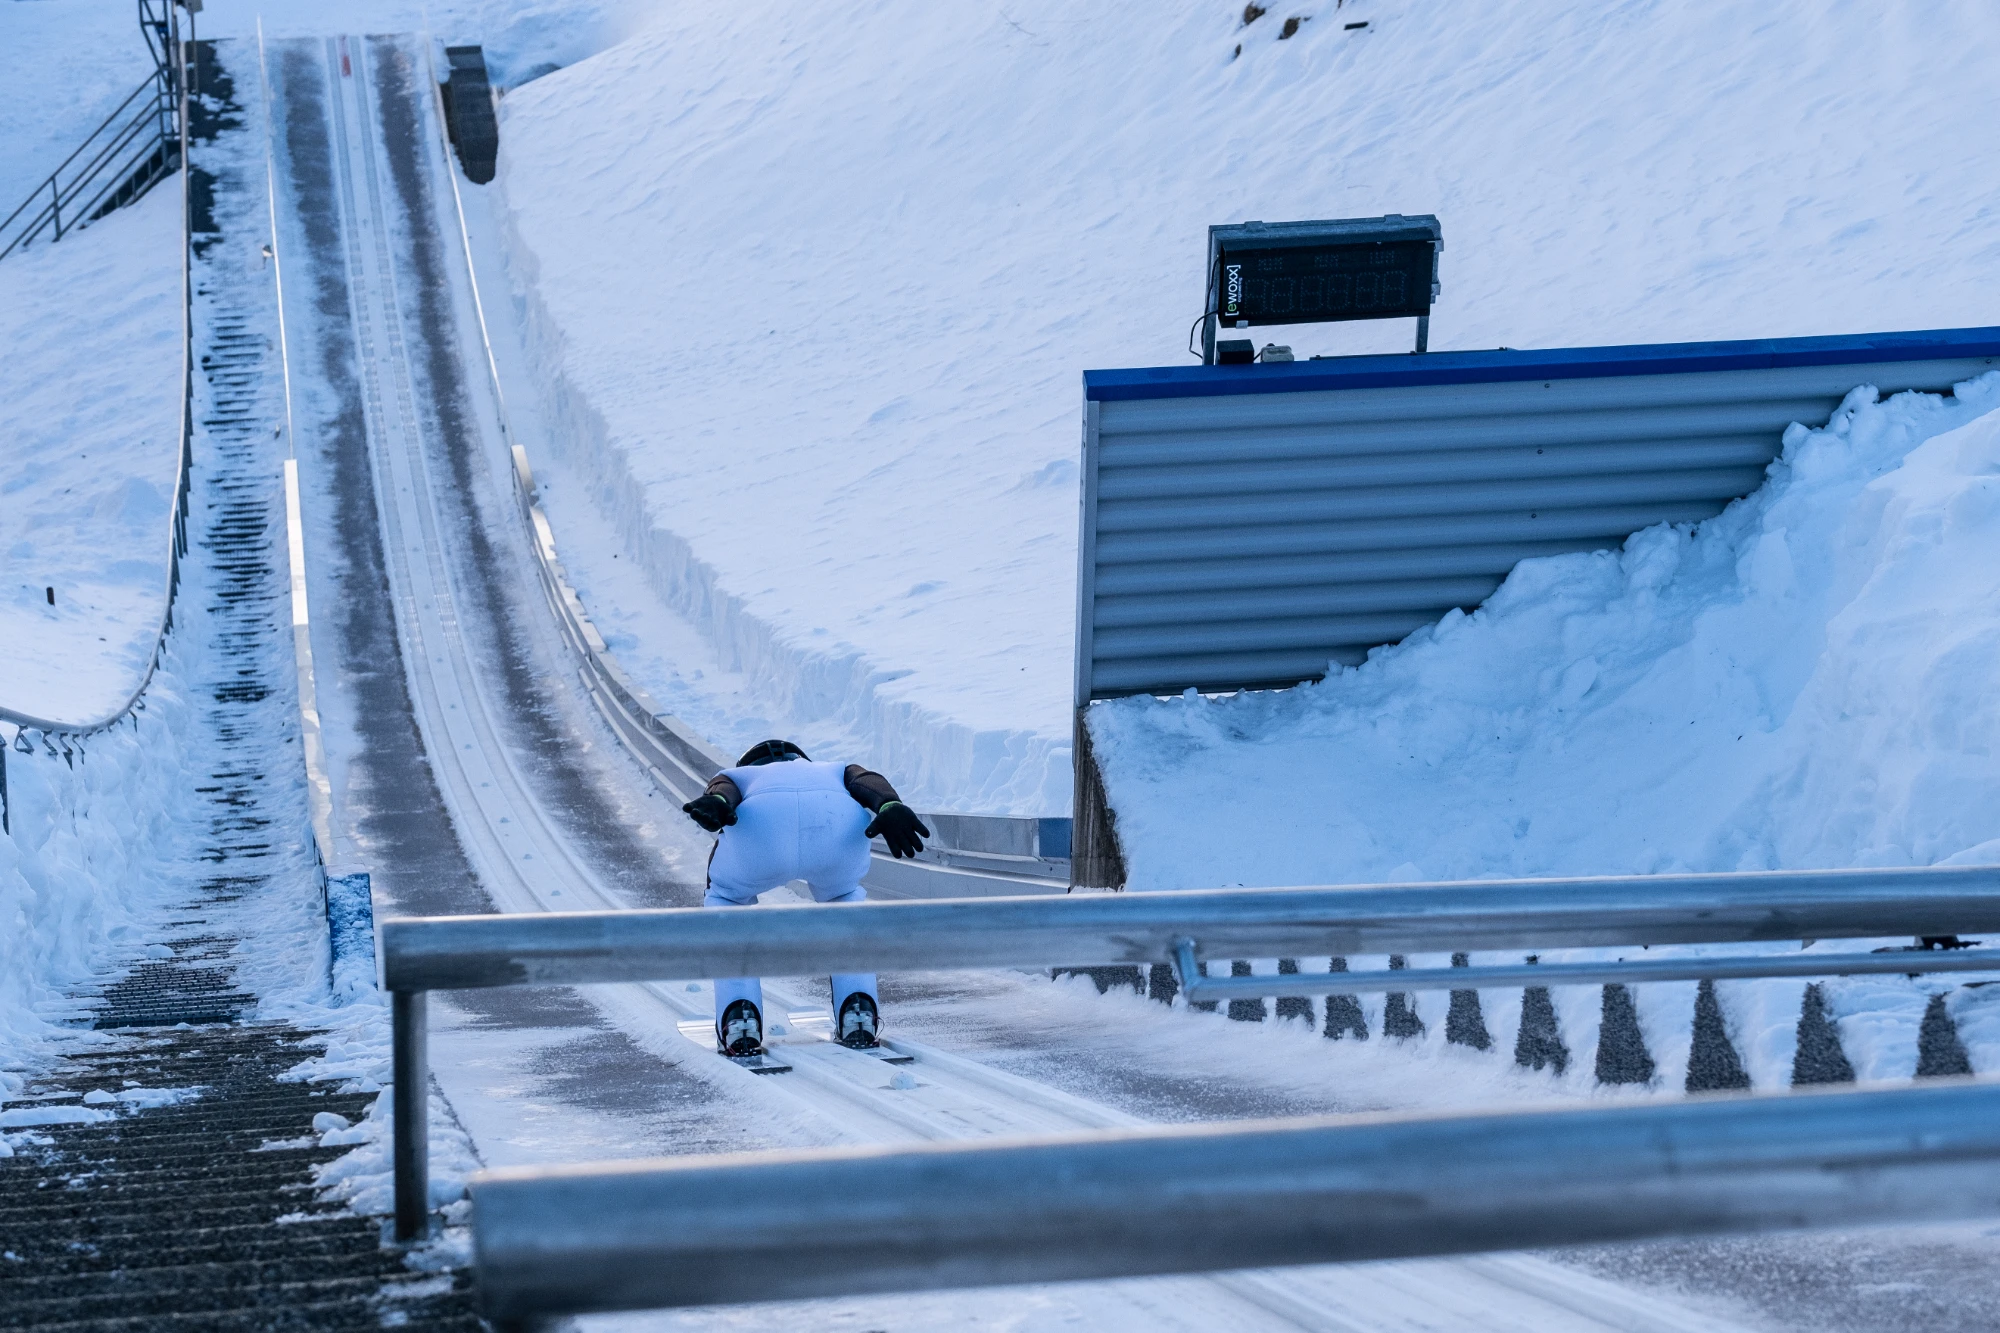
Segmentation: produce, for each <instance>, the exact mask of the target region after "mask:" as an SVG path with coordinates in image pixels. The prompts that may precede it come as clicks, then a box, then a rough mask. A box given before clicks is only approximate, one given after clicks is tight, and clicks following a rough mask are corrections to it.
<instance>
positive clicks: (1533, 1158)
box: [471, 1084, 2000, 1327]
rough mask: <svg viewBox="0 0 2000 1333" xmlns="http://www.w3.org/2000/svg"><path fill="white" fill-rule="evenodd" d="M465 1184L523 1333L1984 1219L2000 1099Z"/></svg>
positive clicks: (497, 1174) (1819, 1097) (1658, 1108)
mask: <svg viewBox="0 0 2000 1333" xmlns="http://www.w3.org/2000/svg"><path fill="white" fill-rule="evenodd" d="M471 1195H472V1217H473V1244H474V1252H475V1263H476V1265H477V1269H476V1271H477V1277H478V1286H479V1300H480V1304H481V1307H482V1309H483V1311H484V1313H485V1314H486V1315H487V1316H488V1317H489V1318H493V1319H496V1320H521V1321H526V1320H534V1319H538V1318H545V1317H550V1316H557V1315H565V1314H580V1313H584V1312H587V1311H593V1310H620V1309H641V1308H649V1307H661V1306H686V1305H708V1304H723V1303H730V1302H743V1301H764V1300H788V1299H800V1298H806V1297H818V1296H847V1295H856V1294H861V1293H866V1292H886V1291H911V1290H925V1289H934V1288H941V1287H967V1286H987V1285H992V1284H999V1283H1013V1282H1049V1281H1073V1280H1078V1279H1091V1278H1115V1277H1136V1276H1142V1275H1147V1274H1161V1273H1192V1272H1203V1271H1212V1270H1217V1269H1227V1268H1269V1267H1274V1266H1279V1265H1287V1264H1305V1263H1325V1262H1335V1261H1351V1260H1368V1259H1394V1258H1412V1257H1417V1256H1424V1255H1445V1254H1462V1253H1468V1252H1475V1251H1481V1250H1518V1249H1523V1248H1528V1247H1535V1246H1545V1245H1563V1244H1577V1243H1584V1242H1606V1241H1623V1240H1639V1239H1644V1238H1648V1237H1664V1236H1700V1235H1718V1234H1733V1233H1746V1232H1759V1231H1777V1230H1797V1229H1801V1228H1807V1227H1826V1226H1857V1225H1869V1224H1880V1223H1888V1222H1912V1221H1948V1220H1955V1219H1961V1218H1971V1217H1985V1216H1992V1215H1994V1214H1996V1213H2000V1087H1996V1086H1992V1085H1977V1084H1973V1085H1961V1086H1956V1087H1930V1088H1917V1089H1894V1090H1884V1091H1869V1092H1839V1093H1824V1092H1801V1093H1785V1094H1776V1095H1772V1094H1765V1095H1750V1096H1727V1097H1721V1098H1715V1099H1697V1100H1693V1101H1687V1102H1678V1103H1672V1104H1665V1105H1662V1104H1651V1105H1638V1106H1630V1105H1628V1106H1620V1107H1615V1108H1608V1109H1607V1108H1596V1107H1592V1108H1565V1109H1561V1110H1547V1111H1533V1112H1527V1113H1516V1114H1503V1115H1493V1114H1486V1115H1451V1116H1426V1117H1420V1118H1396V1117H1388V1116H1370V1117H1353V1118H1346V1117H1343V1118H1325V1119H1310V1120H1292V1121H1266V1122H1262V1123H1252V1124H1247V1125H1240V1124H1239V1125H1227V1126H1214V1125H1208V1126H1186V1127H1174V1128H1162V1129H1146V1130H1126V1131H1111V1132H1098V1133H1092V1134H1083V1135H1074V1136H1065V1137H1062V1138H1051V1139H1037V1140H1025V1141H1021V1140H1017V1141H1013V1142H1000V1143H995V1142H992V1141H987V1142H982V1143H974V1144H968V1143H947V1144H930V1145H924V1146H921V1147H912V1148H896V1149H886V1148H849V1149H832V1150H820V1151H811V1152H771V1153H756V1154H732V1155H729V1156H726V1157H721V1158H714V1157H708V1158H677V1159H671V1160H654V1161H640V1162H613V1163H602V1164H597V1165H587V1166H567V1167H533V1168H525V1169H513V1170H497V1171H486V1172H482V1173H480V1174H479V1175H477V1176H475V1177H474V1178H473V1180H472V1182H471ZM503 1326H506V1325H503ZM514 1326H516V1327H518V1326H520V1325H514Z"/></svg>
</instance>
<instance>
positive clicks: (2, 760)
mask: <svg viewBox="0 0 2000 1333" xmlns="http://www.w3.org/2000/svg"><path fill="white" fill-rule="evenodd" d="M192 42H193V37H192V33H190V34H189V37H188V39H187V40H186V41H183V40H182V39H181V36H180V28H179V20H178V10H177V8H174V7H169V44H170V46H169V49H170V50H171V52H172V56H173V60H174V68H175V75H174V78H175V84H176V87H177V89H178V99H179V102H178V107H179V109H178V116H177V119H178V121H179V153H180V161H181V162H182V163H186V162H187V160H188V115H187V99H188V80H187V54H188V47H189V46H190V45H191V44H192ZM17 211H18V210H17ZM193 259H194V233H193V213H192V211H191V207H190V199H189V195H188V178H187V172H185V171H183V172H182V173H181V419H180V426H179V431H178V435H179V440H178V441H177V446H176V448H177V456H176V460H175V464H174V499H173V508H172V511H171V516H170V519H169V522H168V525H167V588H166V605H165V607H164V608H162V610H161V612H160V623H159V627H158V629H157V630H156V631H155V632H154V635H153V646H152V648H151V650H150V651H149V652H148V653H147V655H146V667H145V670H144V671H142V672H141V673H140V676H139V682H138V684H137V685H135V686H134V687H133V689H132V692H131V693H130V694H129V695H127V696H126V698H125V701H124V702H123V703H121V704H120V705H119V706H118V707H117V708H115V709H113V710H112V711H110V712H108V713H106V714H104V715H102V716H100V717H95V718H90V719H86V720H83V721H65V720H62V719H58V718H47V717H42V716H40V715H39V714H35V713H30V712H26V711H24V710H21V709H15V708H8V707H5V706H4V705H0V722H8V723H12V724H13V726H14V728H15V731H14V738H13V748H14V749H15V750H16V751H18V752H20V753H22V754H33V753H34V751H35V741H36V740H39V742H40V743H41V746H42V748H43V749H44V750H45V751H46V752H47V753H48V754H49V756H50V757H52V758H53V757H56V756H58V755H60V756H62V757H65V758H68V757H70V756H71V755H72V754H73V753H74V752H77V751H81V749H82V742H83V739H84V738H85V737H87V736H90V735H92V734H94V733H96V732H101V731H106V730H109V729H110V728H112V727H115V726H117V725H119V724H120V723H122V722H124V721H125V720H126V719H127V718H135V719H136V715H137V714H138V713H139V712H141V711H143V710H144V709H145V707H146V700H145V694H146V690H147V688H148V687H149V686H151V685H152V683H153V676H154V674H155V673H156V672H157V671H158V670H159V667H160V658H161V656H162V655H163V654H164V653H165V651H166V644H167V635H168V634H169V633H170V632H171V631H172V630H173V627H174V605H175V600H176V598H177V597H178V595H179V593H180V584H181V560H182V559H183V558H184V557H185V556H186V555H187V550H188V528H187V524H188V487H189V478H190V473H191V472H192V470H193V457H194V455H193V450H194V287H193V270H192V264H193ZM135 725H136V721H135ZM31 732H32V733H35V738H34V740H31V739H30V733H31ZM58 746H60V747H61V748H60V749H58V748H57V747H58ZM73 746H74V750H73V749H72V747H73ZM6 771H7V770H6V747H5V745H4V743H0V831H7V830H8V828H9V820H8V817H7V815H6V781H7V779H6Z"/></svg>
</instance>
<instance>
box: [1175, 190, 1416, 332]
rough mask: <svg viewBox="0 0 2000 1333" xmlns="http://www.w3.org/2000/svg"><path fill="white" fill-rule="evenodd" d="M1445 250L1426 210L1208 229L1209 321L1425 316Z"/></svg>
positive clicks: (1231, 324)
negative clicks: (1412, 213)
mask: <svg viewBox="0 0 2000 1333" xmlns="http://www.w3.org/2000/svg"><path fill="white" fill-rule="evenodd" d="M1443 249H1444V229H1443V228H1442V227H1440V226H1439V225H1438V220H1437V219H1436V218H1435V217H1432V216H1429V215H1423V216H1413V217H1405V216H1403V215H1402V214H1400V213H1391V214H1389V215H1387V216H1386V217H1379V218H1328V219H1324V220H1321V221H1317V222H1238V223H1231V224H1229V225H1227V226H1218V227H1210V228H1209V229H1208V258H1209V268H1208V297H1209V299H1208V319H1209V320H1210V321H1212V325H1211V327H1213V325H1220V326H1221V327H1222V328H1248V327H1251V326H1254V325H1258V324H1320V323H1327V322H1331V321H1334V320H1349V319H1409V318H1412V317H1414V318H1416V319H1418V320H1425V321H1427V320H1428V318H1429V316H1430V312H1431V303H1432V302H1433V301H1434V300H1436V298H1437V294H1438V253H1439V252H1440V251H1441V250H1443ZM1422 328H1423V326H1422V325H1421V324H1420V325H1419V334H1418V338H1419V341H1420V342H1421V340H1422V337H1423V334H1422Z"/></svg>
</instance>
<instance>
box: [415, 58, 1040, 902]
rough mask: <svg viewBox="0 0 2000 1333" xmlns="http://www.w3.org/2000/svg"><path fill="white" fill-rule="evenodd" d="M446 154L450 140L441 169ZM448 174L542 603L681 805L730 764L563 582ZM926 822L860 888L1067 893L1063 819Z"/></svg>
mask: <svg viewBox="0 0 2000 1333" xmlns="http://www.w3.org/2000/svg"><path fill="white" fill-rule="evenodd" d="M430 47H431V43H429V42H428V41H426V43H425V48H424V49H425V51H426V52H427V53H428V52H429V51H430ZM436 74H437V72H436V70H435V68H433V69H432V71H431V83H432V85H433V87H434V88H436V89H437V93H436V95H437V97H438V98H439V102H438V111H439V124H440V126H442V125H443V124H444V123H445V120H446V117H447V109H446V107H445V104H444V101H443V98H444V96H445V94H444V91H443V85H441V84H439V83H438V80H437V77H436ZM450 155H451V154H450V145H449V143H448V142H447V143H446V145H445V156H446V160H447V161H449V160H450ZM446 174H447V176H448V177H449V179H450V182H451V191H452V200H453V203H454V205H455V207H456V211H457V216H458V225H459V240H460V243H461V246H462V248H463V251H464V254H465V265H466V276H467V278H468V279H469V280H470V283H471V287H472V302H473V312H474V315H475V317H476V319H477V322H478V325H479V339H480V346H481V349H482V351H483V352H484V353H485V357H486V371H487V386H488V388H489V389H490V390H491V391H492V394H493V404H494V410H495V413H496V417H497V419H498V421H499V424H500V434H501V438H502V439H503V440H504V441H505V443H506V444H507V447H508V451H509V456H510V458H511V459H512V461H513V467H512V468H511V469H510V475H511V479H512V483H513V490H514V502H515V505H516V507H517V508H518V509H519V511H520V514H521V521H522V523H523V524H524V525H525V526H526V528H527V531H528V542H529V546H530V548H531V549H532V550H533V552H534V557H535V571H536V576H537V579H538V581H539V582H540V583H541V587H542V594H543V596H544V597H546V598H547V599H548V603H549V609H550V610H551V611H552V612H553V613H554V615H555V618H556V623H557V625H558V626H559V627H560V629H561V631H562V637H563V640H564V642H565V643H567V644H568V645H569V648H570V651H571V652H573V653H574V654H575V655H576V659H577V663H578V666H579V674H580V676H581V679H582V682H583V686H584V690H585V692H586V693H587V694H589V696H590V699H591V702H592V703H593V704H595V705H596V707H597V711H598V712H599V714H601V715H602V716H603V718H604V720H605V722H606V723H607V724H609V726H610V727H611V730H612V733H613V734H614V735H616V736H617V737H618V740H619V742H620V743H621V744H622V745H623V746H624V747H625V749H626V751H627V752H628V753H630V754H631V755H632V757H633V758H635V759H636V760H638V761H639V763H640V764H641V765H642V766H643V767H644V768H645V769H646V771H647V772H648V773H650V774H651V775H652V777H653V780H654V781H655V782H657V783H659V784H660V786H661V787H662V788H663V789H664V790H666V791H669V792H673V793H675V794H676V795H678V796H680V798H681V799H682V800H692V799H693V798H694V797H696V796H698V795H700V794H701V791H702V788H703V787H705V786H706V785H707V784H708V780H709V779H710V778H712V777H714V776H715V775H716V774H717V773H719V772H721V771H722V770H723V769H725V768H728V767H729V766H730V762H731V761H730V760H729V758H728V756H726V755H724V754H723V753H722V752H721V751H719V750H717V749H716V748H715V747H714V746H713V745H711V744H709V742H708V741H707V740H705V739H704V738H703V737H701V736H700V735H698V734H697V733H696V732H695V730H694V729H693V728H692V727H690V726H688V725H687V724H686V723H685V722H683V721H682V720H681V719H680V718H678V717H675V716H674V715H673V714H672V713H669V712H667V711H666V710H665V709H663V708H661V707H660V705H659V704H658V703H657V702H656V701H655V700H654V699H653V698H652V696H651V695H650V694H648V693H647V692H646V691H645V690H644V689H643V688H641V687H640V686H639V684H638V683H637V682H636V681H634V680H633V679H632V677H631V676H630V675H629V674H628V673H627V672H626V671H625V668H624V667H623V666H622V665H621V664H620V663H619V661H618V659H617V656H616V655H615V654H614V653H613V652H612V651H611V649H610V648H609V647H607V646H606V645H605V642H604V636H603V635H602V634H600V633H598V630H597V626H596V625H595V624H594V623H592V621H591V618H590V612H589V611H588V610H587V609H585V607H584V605H583V599H582V598H581V597H579V596H578V595H577V592H576V589H575V588H574V587H573V586H572V585H571V584H570V582H569V576H568V573H567V572H566V571H565V570H564V568H563V563H562V560H561V558H560V557H559V556H558V555H557V553H556V540H555V531H554V529H553V528H552V527H551V526H550V524H549V520H548V515H547V514H545V513H544V512H543V510H542V507H541V502H540V499H539V497H538V496H537V494H536V491H535V474H534V469H533V467H532V466H531V465H530V464H529V461H528V452H527V450H526V449H524V448H522V446H521V445H520V443H519V442H518V440H517V439H516V437H515V434H514V426H513V421H512V418H511V417H510V415H509V414H508V411H507V396H506V392H505V390H503V389H502V388H501V385H500V368H499V363H498V362H497V360H496V359H495V357H494V355H493V340H492V337H491V334H490V332H489V331H488V329H487V325H486V308H485V303H484V301H483V300H482V299H481V297H480V294H479V274H478V272H477V270H476V268H475V267H474V265H473V260H472V240H471V233H470V229H469V228H468V227H467V225H466V221H465V200H464V196H463V194H462V193H461V192H460V190H459V188H458V173H457V172H455V171H453V172H447V173H446ZM924 819H925V821H926V822H927V823H928V824H929V825H930V827H931V829H932V830H933V831H934V832H935V833H936V835H937V836H936V837H935V838H934V839H933V840H932V843H931V846H930V847H928V848H926V849H925V851H924V852H923V853H921V854H919V855H918V856H917V857H916V858H915V859H914V860H913V861H911V860H905V861H898V860H896V859H895V858H893V857H891V856H889V855H887V854H886V852H878V853H877V854H876V855H875V858H874V863H873V866H872V868H871V870H870V872H869V874H868V875H867V876H866V877H865V878H864V880H863V883H865V884H866V885H867V886H868V888H869V889H870V891H872V892H875V893H877V894H881V895H886V896H888V897H892V898H941V897H964V896H979V895H982V894H1009V893H1030V892H1038V891H1039V892H1051V893H1052V892H1056V891H1059V890H1064V889H1067V888H1068V886H1069V883H1070V876H1069V870H1070V863H1069V843H1070V821H1069V820H1068V819H1066V818H1051V819H1032V818H1029V819H1023V818H1014V817H1009V816H1001V815H967V814H942V813H940V814H929V813H926V814H925V815H924Z"/></svg>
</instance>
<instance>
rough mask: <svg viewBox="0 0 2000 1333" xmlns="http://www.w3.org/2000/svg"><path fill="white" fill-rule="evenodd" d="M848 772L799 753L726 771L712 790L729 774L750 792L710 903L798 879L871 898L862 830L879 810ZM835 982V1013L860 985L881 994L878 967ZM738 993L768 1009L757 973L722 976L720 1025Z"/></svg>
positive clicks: (828, 891)
mask: <svg viewBox="0 0 2000 1333" xmlns="http://www.w3.org/2000/svg"><path fill="white" fill-rule="evenodd" d="M847 773H848V768H847V766H846V765H844V764H819V763H812V762H810V761H808V760H803V759H795V760H792V761H790V762H788V763H766V764H753V765H750V766H748V767H745V768H727V769H724V770H723V771H722V772H721V773H720V774H718V775H717V778H716V780H715V781H713V782H711V783H710V789H711V790H714V789H716V788H717V787H718V786H719V785H720V783H721V781H722V780H723V779H727V780H728V781H729V782H730V783H731V784H733V785H734V786H735V788H736V790H737V791H739V792H741V793H742V795H741V797H740V799H739V800H738V802H737V803H736V822H735V823H734V824H731V825H729V826H728V827H727V828H725V829H723V830H722V831H721V832H720V833H718V834H717V835H716V842H715V853H714V855H712V856H711V857H710V858H709V862H708V893H707V895H706V896H705V897H704V898H703V899H702V906H704V907H750V906H753V905H754V904H755V903H756V901H757V898H758V896H759V895H760V894H762V893H765V892H766V891H768V890H771V889H775V888H779V887H781V886H783V885H785V884H788V883H790V882H791V881H793V880H795V879H802V880H804V881H805V882H806V884H807V886H808V887H810V888H811V889H812V895H813V899H814V901H816V902H822V903H859V902H866V901H867V900H868V891H867V890H866V889H864V888H862V887H861V877H862V876H863V875H865V874H867V873H868V856H869V850H868V838H867V835H866V834H864V833H863V832H862V830H863V829H865V828H867V827H868V822H869V820H870V819H871V818H872V817H873V816H872V813H871V811H870V810H869V809H868V808H867V807H866V806H863V805H862V804H861V803H860V801H859V800H857V799H856V798H855V796H854V795H853V794H852V793H851V792H850V791H849V788H848V785H847ZM869 776H873V775H872V774H871V775H869ZM878 780H879V779H878ZM884 785H885V786H886V784H884ZM832 981H833V1012H834V1013H835V1014H838V1013H839V1012H840V1006H841V1003H842V1002H843V1001H844V1000H846V999H847V997H848V996H849V995H852V994H854V993H855V992H856V991H860V992H862V993H864V994H866V995H867V996H868V998H869V999H870V1000H878V997H877V996H876V994H875V974H874V973H872V972H845V973H842V972H836V973H835V974H834V975H833V978H832ZM732 1000H748V1001H750V1002H751V1003H752V1004H754V1005H756V1006H757V1012H758V1013H760V1014H761V1013H763V1012H764V987H763V984H762V983H761V982H760V981H758V979H757V978H755V977H730V978H726V979H724V980H720V981H717V982H716V983H715V1021H716V1024H717V1026H718V1028H719V1027H720V1025H721V1022H722V1011H723V1010H724V1009H726V1008H728V1007H729V1003H730V1001H732Z"/></svg>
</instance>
